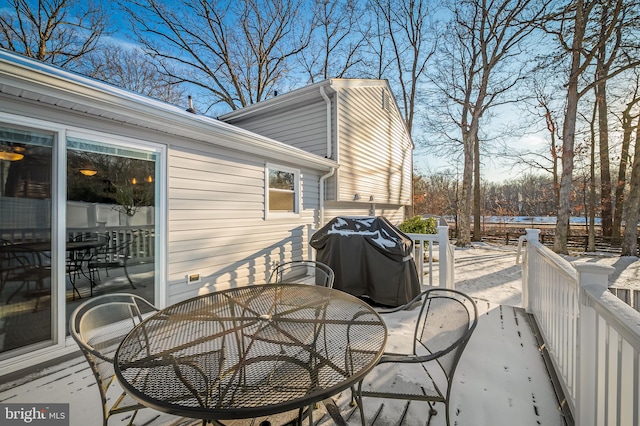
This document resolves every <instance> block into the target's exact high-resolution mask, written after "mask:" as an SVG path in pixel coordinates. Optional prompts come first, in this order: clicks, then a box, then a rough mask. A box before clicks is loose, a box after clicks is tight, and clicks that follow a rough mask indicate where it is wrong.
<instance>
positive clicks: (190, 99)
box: [187, 95, 196, 114]
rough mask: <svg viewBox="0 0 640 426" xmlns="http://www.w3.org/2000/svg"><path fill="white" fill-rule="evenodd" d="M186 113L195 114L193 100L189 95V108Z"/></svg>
mask: <svg viewBox="0 0 640 426" xmlns="http://www.w3.org/2000/svg"><path fill="white" fill-rule="evenodd" d="M187 112H190V113H192V114H195V113H196V109H195V108H194V107H193V98H191V95H189V108H187Z"/></svg>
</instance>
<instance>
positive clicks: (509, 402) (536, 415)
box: [0, 300, 564, 426]
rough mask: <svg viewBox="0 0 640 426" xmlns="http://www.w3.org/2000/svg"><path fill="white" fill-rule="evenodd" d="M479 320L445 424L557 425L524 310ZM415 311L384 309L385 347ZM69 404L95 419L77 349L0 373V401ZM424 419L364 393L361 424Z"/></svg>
mask: <svg viewBox="0 0 640 426" xmlns="http://www.w3.org/2000/svg"><path fill="white" fill-rule="evenodd" d="M478 308H479V311H480V320H479V323H478V327H477V329H476V332H475V333H474V335H473V336H472V338H471V341H470V342H469V344H468V346H467V349H466V351H465V353H464V355H463V357H462V359H461V361H460V365H459V367H458V370H457V372H456V376H455V384H454V389H453V397H452V405H451V419H452V425H473V426H483V425H486V426H501V425H505V426H506V425H509V426H511V425H514V424H518V425H554V426H555V425H558V426H560V425H564V420H563V418H562V414H561V413H560V411H559V409H558V401H557V398H556V396H555V393H554V391H553V388H552V385H551V380H550V378H549V375H548V373H547V370H546V368H545V366H544V362H543V359H542V356H541V354H540V352H539V350H538V347H537V344H536V341H535V338H534V336H533V334H532V330H531V328H530V325H529V323H528V319H527V314H526V313H524V311H522V310H521V309H519V308H514V307H511V306H503V305H494V304H491V303H489V302H486V301H482V300H478ZM413 315H415V313H412V312H411V311H410V312H400V313H394V314H385V317H384V318H385V320H386V321H387V322H388V324H390V327H389V333H390V336H389V342H388V346H387V350H390V351H398V350H402V348H403V347H404V346H406V345H407V344H408V343H409V342H410V341H411V337H410V336H411V332H412V329H413V325H412V323H411V318H412V316H413ZM334 399H335V401H336V403H337V405H338V407H339V408H340V410H341V412H342V414H343V417H345V419H347V422H348V424H349V425H360V415H359V412H358V410H357V409H354V408H353V407H351V406H350V404H349V402H350V392H349V391H345V392H342V393H341V394H339V395H336V396H335V398H334ZM12 402H16V403H25V402H29V403H36V402H38V403H60V402H62V403H69V404H70V424H71V425H72V426H76V425H77V426H86V425H97V424H100V423H101V409H100V401H99V395H98V390H97V388H96V384H95V381H94V379H93V376H92V374H91V371H90V370H89V367H88V364H87V363H86V361H85V360H84V358H82V357H81V356H80V355H79V352H78V356H75V357H72V358H70V359H66V360H63V361H60V362H57V363H56V364H55V365H53V366H49V367H46V368H44V369H40V370H34V371H31V372H29V373H28V374H26V375H20V376H19V377H10V376H5V377H4V378H0V403H12ZM437 408H438V409H439V413H438V414H437V415H436V416H433V417H432V418H431V419H429V416H428V413H427V406H426V404H423V403H411V404H409V406H408V407H407V406H406V404H405V403H402V402H395V401H391V400H379V399H365V413H366V416H365V417H366V424H367V425H377V426H385V425H401V424H402V425H408V426H413V425H432V426H437V425H444V424H445V415H444V411H443V407H437ZM289 418H291V416H290V415H287V414H285V415H281V416H278V417H277V418H271V419H269V420H270V422H271V424H272V425H274V426H275V425H280V424H284V423H286V421H287V419H289ZM313 419H314V424H315V425H317V426H330V425H332V424H333V422H332V420H331V419H330V417H329V416H328V415H327V413H326V412H325V411H324V408H322V406H321V407H320V408H318V409H317V410H315V411H314V414H313ZM135 420H136V421H135V424H136V425H159V426H169V425H176V426H177V425H192V424H201V422H200V421H193V420H191V419H182V418H177V417H174V416H170V415H167V414H162V413H159V412H157V411H154V410H151V409H146V410H142V411H141V412H140V413H139V414H138V416H137V417H136V419H135ZM262 420H264V419H253V420H246V421H237V422H233V423H231V424H234V425H251V424H253V425H256V426H257V425H259V424H260V422H261V421H262ZM123 422H128V419H127V415H122V416H119V417H114V418H112V419H111V420H110V422H109V424H110V425H114V424H115V425H118V424H124V423H123Z"/></svg>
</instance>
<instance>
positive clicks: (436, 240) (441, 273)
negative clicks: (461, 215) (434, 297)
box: [406, 226, 455, 289]
mask: <svg viewBox="0 0 640 426" xmlns="http://www.w3.org/2000/svg"><path fill="white" fill-rule="evenodd" d="M406 235H407V236H408V237H409V238H411V239H412V240H413V242H414V247H415V262H416V268H417V269H418V276H419V277H420V284H421V285H423V284H424V275H425V274H424V268H425V265H424V260H425V256H424V254H425V246H426V247H427V252H428V256H427V261H428V263H427V267H428V272H427V276H428V277H429V285H430V286H433V261H434V254H433V252H434V245H437V247H438V285H439V286H440V287H445V288H451V289H452V288H453V287H454V269H453V266H454V265H453V263H454V260H455V259H454V251H455V250H454V247H453V245H451V244H450V243H449V227H448V226H438V233H437V234H406Z"/></svg>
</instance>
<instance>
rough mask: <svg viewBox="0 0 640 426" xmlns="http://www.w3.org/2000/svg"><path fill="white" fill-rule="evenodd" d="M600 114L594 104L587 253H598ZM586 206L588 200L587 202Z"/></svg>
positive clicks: (591, 125) (591, 126)
mask: <svg viewBox="0 0 640 426" xmlns="http://www.w3.org/2000/svg"><path fill="white" fill-rule="evenodd" d="M597 113H598V103H597V102H594V104H593V115H592V116H591V123H590V126H589V127H590V129H591V153H590V154H591V156H590V164H589V205H588V210H589V228H588V236H587V251H590V252H594V251H596V129H595V125H596V115H597ZM585 204H586V200H585Z"/></svg>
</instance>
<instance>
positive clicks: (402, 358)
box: [378, 352, 441, 364]
mask: <svg viewBox="0 0 640 426" xmlns="http://www.w3.org/2000/svg"><path fill="white" fill-rule="evenodd" d="M439 355H441V354H440V353H437V354H430V355H413V354H395V353H386V352H385V353H384V354H382V357H381V358H380V361H378V364H382V363H386V362H398V363H407V364H411V363H418V364H419V363H421V362H427V361H431V360H434V359H436V358H438V356H439Z"/></svg>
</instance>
